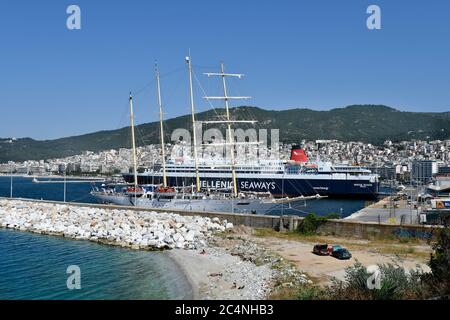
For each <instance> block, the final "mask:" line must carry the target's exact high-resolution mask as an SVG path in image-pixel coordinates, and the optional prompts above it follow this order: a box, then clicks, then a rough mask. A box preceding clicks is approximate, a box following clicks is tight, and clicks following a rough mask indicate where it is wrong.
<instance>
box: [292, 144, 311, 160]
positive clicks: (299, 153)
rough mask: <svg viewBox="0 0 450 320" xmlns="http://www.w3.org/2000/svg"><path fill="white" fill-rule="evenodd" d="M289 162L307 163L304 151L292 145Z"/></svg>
mask: <svg viewBox="0 0 450 320" xmlns="http://www.w3.org/2000/svg"><path fill="white" fill-rule="evenodd" d="M291 160H292V161H295V162H303V163H306V162H308V156H307V155H306V153H305V150H303V149H302V148H300V146H297V145H294V146H292V149H291Z"/></svg>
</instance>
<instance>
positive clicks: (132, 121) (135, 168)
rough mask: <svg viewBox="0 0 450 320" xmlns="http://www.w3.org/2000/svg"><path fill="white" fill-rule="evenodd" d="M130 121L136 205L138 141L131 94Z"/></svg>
mask: <svg viewBox="0 0 450 320" xmlns="http://www.w3.org/2000/svg"><path fill="white" fill-rule="evenodd" d="M130 120H131V145H132V146H133V171H134V199H135V203H136V192H137V187H138V181H137V159H136V141H135V134H134V112H133V97H132V96H131V92H130Z"/></svg>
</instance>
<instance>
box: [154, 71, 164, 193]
mask: <svg viewBox="0 0 450 320" xmlns="http://www.w3.org/2000/svg"><path fill="white" fill-rule="evenodd" d="M155 72H156V88H157V90H158V106H159V129H160V135H161V150H162V169H163V187H164V188H166V187H167V175H166V151H165V150H164V148H165V147H164V126H163V111H162V102H161V85H160V83H159V70H158V64H157V63H155Z"/></svg>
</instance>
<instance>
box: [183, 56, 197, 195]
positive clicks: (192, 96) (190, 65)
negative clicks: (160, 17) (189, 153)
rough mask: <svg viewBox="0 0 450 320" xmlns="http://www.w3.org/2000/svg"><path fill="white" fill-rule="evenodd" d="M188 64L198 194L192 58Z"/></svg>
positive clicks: (189, 58) (189, 57) (188, 58)
mask: <svg viewBox="0 0 450 320" xmlns="http://www.w3.org/2000/svg"><path fill="white" fill-rule="evenodd" d="M186 62H187V64H188V68H189V94H190V100H191V114H192V135H193V142H194V163H195V185H196V190H197V192H200V176H199V173H198V157H197V137H196V129H195V106H194V92H193V89H192V61H191V56H190V55H189V56H187V57H186Z"/></svg>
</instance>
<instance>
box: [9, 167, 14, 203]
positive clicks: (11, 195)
mask: <svg viewBox="0 0 450 320" xmlns="http://www.w3.org/2000/svg"><path fill="white" fill-rule="evenodd" d="M10 169H11V170H10V171H11V172H10V174H11V176H10V178H11V185H10V193H9V197H10V198H12V197H13V165H12V164H11V166H10Z"/></svg>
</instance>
